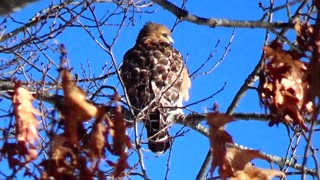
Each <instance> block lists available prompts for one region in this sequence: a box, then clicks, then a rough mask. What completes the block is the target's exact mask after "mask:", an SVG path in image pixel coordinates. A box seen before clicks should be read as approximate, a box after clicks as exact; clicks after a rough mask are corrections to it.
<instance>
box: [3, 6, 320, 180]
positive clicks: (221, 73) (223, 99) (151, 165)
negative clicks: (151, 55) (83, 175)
mask: <svg viewBox="0 0 320 180" xmlns="http://www.w3.org/2000/svg"><path fill="white" fill-rule="evenodd" d="M263 2H266V4H267V1H263ZM176 3H177V4H180V1H176ZM258 3H259V0H251V1H247V2H244V1H238V0H230V1H228V2H227V3H226V2H225V1H212V0H203V1H201V2H199V1H192V0H190V2H188V3H187V6H186V7H187V9H188V10H189V12H191V13H194V14H197V15H199V16H204V17H216V18H223V19H234V20H236V19H238V20H258V19H259V18H260V17H262V15H263V13H264V12H262V10H261V9H259V8H258ZM47 5H48V3H47V1H44V0H42V1H41V2H38V3H35V4H33V5H30V6H27V7H26V8H25V9H23V10H22V11H20V12H17V13H13V14H12V15H13V16H14V17H15V18H17V19H19V20H21V21H22V22H26V21H27V20H28V19H30V18H31V17H32V16H33V15H34V14H35V13H36V12H38V11H39V10H40V9H42V8H44V7H47ZM155 7H156V8H155ZM113 8H114V6H110V5H108V3H105V4H96V11H97V14H98V15H99V14H103V13H104V12H105V11H106V10H112V9H113ZM151 9H153V10H154V9H156V12H155V13H151V14H136V15H135V16H134V17H135V20H136V24H135V26H133V27H132V26H130V27H125V28H123V29H122V31H121V33H120V36H119V38H118V40H117V42H116V44H115V46H114V48H113V53H114V56H115V58H116V61H117V63H118V65H119V64H120V63H121V61H122V57H123V55H124V53H125V52H126V51H127V50H128V49H130V48H131V47H132V46H133V45H134V43H135V40H136V37H137V34H138V32H139V30H140V29H141V27H142V26H143V24H144V23H145V22H147V21H153V22H157V23H161V24H165V25H167V26H168V27H169V28H171V27H172V25H173V23H174V22H175V17H174V16H173V15H172V14H171V13H169V12H168V11H166V10H164V9H162V8H161V7H159V6H157V5H154V7H151V8H150V10H151ZM285 15H286V14H285V13H284V12H282V14H281V13H277V14H276V15H275V17H274V19H275V20H285V19H284V17H285ZM1 18H2V17H1ZM1 18H0V21H1ZM119 18H120V16H119ZM81 21H83V19H81ZM111 21H113V22H118V21H119V19H118V18H117V17H115V18H113V19H112V20H111ZM83 22H84V21H83ZM7 26H8V29H11V28H14V26H15V25H12V26H10V23H7ZM101 29H102V30H103V32H104V37H105V38H106V39H107V40H111V39H112V38H113V37H114V34H115V31H116V29H117V27H113V26H103V27H101ZM92 32H93V33H94V34H95V35H96V36H95V37H96V38H97V39H99V36H98V34H97V33H96V30H92ZM232 32H233V29H232V28H222V27H217V28H209V27H206V26H199V25H195V24H192V23H190V22H182V23H181V24H179V25H178V26H177V28H176V29H175V31H174V32H173V35H172V36H173V39H174V41H175V43H174V47H175V48H176V49H178V50H179V51H180V52H181V54H182V55H183V56H184V57H188V58H187V67H188V69H189V71H190V72H193V71H194V70H195V69H197V68H198V67H199V66H200V65H201V64H202V62H204V61H205V60H206V59H207V57H208V56H209V54H210V52H211V51H212V49H213V48H214V46H215V44H216V43H217V41H218V40H220V41H221V42H220V44H219V47H218V48H217V52H216V53H215V54H214V56H213V58H212V59H211V61H210V62H209V64H208V65H207V66H206V68H207V69H208V68H209V67H211V66H212V65H214V64H215V63H216V62H217V61H218V60H219V59H220V58H221V56H222V54H223V53H224V49H225V47H226V46H227V44H228V42H229V39H230V37H231V35H232ZM264 34H265V30H264V29H248V28H246V29H236V30H235V37H234V40H233V42H232V45H231V49H230V52H229V53H228V55H227V56H226V58H225V60H224V61H223V62H222V64H221V65H219V67H217V68H216V69H215V70H214V71H213V72H212V73H210V74H207V75H204V76H200V77H198V78H196V79H193V80H192V88H191V91H190V100H189V101H188V102H186V103H185V104H186V105H187V104H188V103H193V102H196V101H198V100H201V99H202V98H205V97H207V96H209V95H211V94H212V93H214V92H216V91H217V90H219V89H220V88H221V87H222V86H223V84H224V83H226V87H225V89H224V90H223V91H222V92H221V93H220V94H218V95H216V96H215V97H213V98H212V99H210V100H208V101H205V102H202V103H199V104H197V105H194V106H192V107H190V108H191V109H192V110H193V111H196V112H199V113H204V112H206V111H208V110H207V109H208V108H211V107H212V105H213V103H214V102H216V103H218V104H219V107H220V108H219V109H220V111H221V112H225V111H226V109H227V108H228V106H229V104H230V103H231V101H232V99H233V97H234V95H235V94H236V92H237V91H238V89H239V88H240V86H241V85H242V84H243V82H244V80H245V78H246V77H247V76H248V75H249V73H250V72H251V71H252V70H253V68H254V67H255V65H256V63H257V62H258V61H259V59H260V56H261V52H262V47H263V43H264V38H265V35H264ZM54 41H56V42H58V43H62V44H64V45H65V46H66V48H67V51H68V58H69V61H70V65H71V66H72V67H74V68H75V69H74V71H73V72H78V73H79V75H80V77H81V75H82V74H81V66H82V65H83V66H84V67H86V66H87V62H88V63H89V64H90V67H91V73H92V75H96V76H98V75H99V73H100V72H101V67H102V65H104V64H105V63H107V64H110V63H111V61H110V57H109V56H108V55H107V54H106V53H105V52H104V51H102V50H101V49H100V48H99V47H98V46H97V45H96V44H95V43H94V42H93V41H92V39H91V38H90V37H89V36H88V34H86V33H85V31H84V30H82V29H81V28H69V29H67V30H65V32H64V33H63V34H62V35H59V36H58V37H56V38H55V39H53V40H52V42H51V43H53V42H54ZM187 55H188V56H187ZM59 56H60V55H59V54H58V53H57V54H52V56H51V57H52V58H55V59H56V62H57V63H58V61H59ZM43 62H44V63H45V62H46V60H44V61H43ZM206 68H205V69H206ZM54 73H55V72H54V71H52V74H54ZM35 76H36V75H35ZM106 84H110V85H117V82H116V78H111V79H108V80H107V81H106ZM119 90H121V88H120V87H119ZM185 112H186V113H190V112H188V111H185ZM235 112H248V113H263V112H264V109H263V108H261V107H260V105H259V100H258V95H257V93H256V92H255V91H254V90H249V91H248V92H247V93H246V95H245V96H244V98H243V99H242V100H241V101H240V103H239V105H238V107H237V109H236V110H235ZM203 124H204V125H205V123H203ZM180 128H181V126H180V125H174V126H173V127H172V128H171V131H170V133H171V134H172V135H173V134H175V133H176V132H177V130H179V129H180ZM186 129H188V128H186ZM227 131H228V132H229V133H230V134H231V135H232V136H233V138H234V141H235V142H236V143H238V144H242V145H244V146H248V147H250V148H253V149H258V150H261V151H263V152H265V153H269V154H273V155H278V156H282V157H283V156H284V155H285V153H286V149H287V145H288V136H287V131H286V129H285V128H284V126H283V125H281V124H280V125H279V126H278V127H277V126H274V127H269V126H268V123H267V122H258V121H252V120H251V121H244V120H239V121H236V122H233V123H231V124H230V125H228V126H227ZM129 132H130V130H129ZM316 140H319V139H318V137H317V139H314V142H316ZM300 146H301V150H300V151H299V153H298V154H299V155H303V151H302V150H303V148H304V146H303V142H302V143H301V144H300ZM208 148H209V140H208V138H206V137H204V136H203V135H201V134H199V133H198V132H195V131H193V130H190V131H189V132H188V133H187V134H185V136H183V137H179V138H177V139H176V141H175V143H174V146H173V152H172V155H171V160H170V165H171V166H170V172H169V176H168V177H169V179H194V178H195V176H196V175H197V173H198V171H199V168H200V166H201V164H202V162H203V160H204V158H205V156H206V154H207V151H208ZM167 158H168V153H166V154H165V155H163V156H160V157H155V156H154V155H153V154H152V153H150V152H146V153H145V163H146V169H147V170H148V175H149V177H150V178H151V179H163V178H164V175H165V172H166V163H167ZM133 159H135V158H133ZM259 162H260V161H258V163H257V164H256V165H257V166H259ZM131 165H132V164H131ZM261 165H263V166H264V167H265V168H268V167H269V166H268V165H266V163H261ZM312 166H313V164H312V163H311V167H312ZM132 178H133V179H140V178H138V177H132ZM294 178H295V177H293V176H292V177H290V179H294Z"/></svg>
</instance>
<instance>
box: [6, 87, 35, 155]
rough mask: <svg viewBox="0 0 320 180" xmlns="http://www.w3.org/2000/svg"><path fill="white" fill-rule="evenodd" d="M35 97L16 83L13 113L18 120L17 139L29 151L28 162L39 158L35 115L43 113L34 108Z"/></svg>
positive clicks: (25, 153)
mask: <svg viewBox="0 0 320 180" xmlns="http://www.w3.org/2000/svg"><path fill="white" fill-rule="evenodd" d="M32 100H33V96H32V95H31V94H30V93H29V91H27V90H26V89H24V88H22V87H20V83H16V84H15V86H14V92H13V96H12V102H13V111H14V116H15V118H16V123H15V128H16V138H17V141H18V142H19V144H23V146H25V148H26V149H27V148H28V147H29V150H28V151H26V152H24V153H23V155H26V158H27V160H32V159H36V158H37V152H36V151H35V149H33V147H34V143H35V141H36V140H38V139H39V136H38V132H37V127H38V126H39V123H38V121H37V120H36V119H35V117H34V115H39V116H40V115H41V113H40V112H39V111H38V110H36V109H35V108H34V107H33V106H32Z"/></svg>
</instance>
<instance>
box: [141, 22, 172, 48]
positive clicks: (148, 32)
mask: <svg viewBox="0 0 320 180" xmlns="http://www.w3.org/2000/svg"><path fill="white" fill-rule="evenodd" d="M148 39H150V40H151V39H152V40H156V41H162V42H166V43H168V44H171V43H173V39H172V37H171V32H170V30H169V29H168V28H167V27H166V26H163V25H161V24H156V23H153V22H147V23H146V24H145V25H144V26H143V28H142V29H141V31H140V33H139V35H138V38H137V42H139V41H141V40H143V41H144V40H148Z"/></svg>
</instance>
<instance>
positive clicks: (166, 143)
mask: <svg viewBox="0 0 320 180" xmlns="http://www.w3.org/2000/svg"><path fill="white" fill-rule="evenodd" d="M145 126H146V129H147V135H148V139H149V141H148V146H149V149H150V150H151V151H152V152H153V153H155V154H163V153H164V152H165V151H166V150H167V149H168V148H170V146H171V143H170V136H169V133H168V130H167V129H163V127H164V126H163V125H162V123H161V120H160V113H152V114H150V120H149V121H147V122H145Z"/></svg>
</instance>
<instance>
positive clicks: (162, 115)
mask: <svg viewBox="0 0 320 180" xmlns="http://www.w3.org/2000/svg"><path fill="white" fill-rule="evenodd" d="M171 43H173V40H172V38H171V32H170V30H169V29H168V28H167V27H165V26H163V25H160V24H156V23H152V22H148V23H146V24H145V26H144V27H143V28H142V30H141V31H140V32H139V35H138V38H137V41H136V44H135V45H134V46H133V48H132V49H130V50H129V51H128V52H127V53H126V54H125V55H124V59H123V65H122V67H121V77H122V80H123V83H124V86H125V89H126V91H127V94H128V97H129V101H130V103H131V105H132V107H133V109H134V112H135V115H138V114H139V113H140V115H141V116H139V117H138V118H139V119H142V120H143V121H144V124H145V127H146V129H147V136H148V145H149V149H150V150H151V151H152V152H154V153H156V154H160V153H164V152H165V151H166V150H167V149H168V148H169V147H170V145H171V144H170V137H169V133H168V128H169V126H170V123H171V122H168V121H170V118H171V117H172V116H170V115H173V114H178V113H183V112H182V109H181V107H182V100H183V99H184V100H188V98H189V92H188V91H189V88H190V86H191V81H190V79H189V76H188V72H187V69H186V68H185V65H184V63H183V60H182V56H181V54H180V53H179V52H178V51H177V50H176V49H175V48H174V47H173V46H172V45H171ZM179 107H180V108H179ZM171 121H172V120H171Z"/></svg>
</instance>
